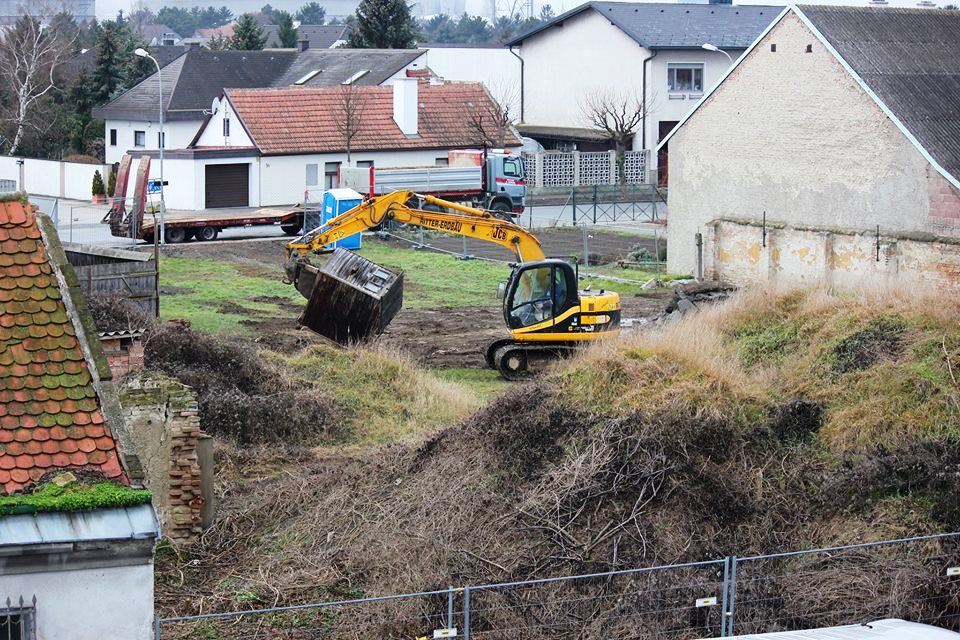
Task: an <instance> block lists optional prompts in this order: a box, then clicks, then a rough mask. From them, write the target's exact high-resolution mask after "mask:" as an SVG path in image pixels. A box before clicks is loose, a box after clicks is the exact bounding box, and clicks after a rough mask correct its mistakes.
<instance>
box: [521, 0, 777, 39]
mask: <svg viewBox="0 0 960 640" xmlns="http://www.w3.org/2000/svg"><path fill="white" fill-rule="evenodd" d="M781 9H782V7H776V6H762V5H730V4H678V3H669V4H668V3H641V2H588V3H587V4H583V5H580V6H579V7H577V8H575V9H572V10H570V11H567V12H566V13H564V14H562V15H559V16H557V17H556V18H554V19H553V20H550V21H549V22H546V23H545V24H542V25H540V26H539V27H537V28H535V29H533V30H532V31H528V32H527V33H524V34H521V35H519V36H517V37H516V38H513V39H512V40H509V41H508V42H507V43H506V44H507V45H508V46H516V45H520V44H522V43H523V42H524V40H529V39H530V38H532V37H534V36H536V35H537V34H539V33H541V32H544V31H547V30H548V29H550V28H551V27H554V26H557V25H562V24H563V23H564V22H565V21H566V20H569V19H570V18H572V17H574V16H577V15H579V14H581V13H583V12H585V11H596V12H597V13H599V14H600V15H602V16H603V17H604V18H606V19H608V20H609V21H610V22H611V23H613V24H614V25H616V26H617V27H618V28H619V29H620V30H621V31H623V32H624V33H625V34H627V35H628V36H630V37H631V38H633V39H634V40H635V41H636V42H637V43H638V44H639V45H640V46H643V47H646V48H647V49H699V48H700V47H701V45H703V44H704V43H705V42H706V43H710V44H712V45H715V46H717V47H720V48H721V49H746V48H747V47H749V46H750V43H752V42H753V41H754V40H755V39H756V38H757V36H758V35H759V34H760V32H762V31H763V30H764V29H765V28H766V27H767V25H769V24H770V23H771V22H772V21H773V19H774V18H776V17H777V14H779V13H780V10H781Z"/></svg>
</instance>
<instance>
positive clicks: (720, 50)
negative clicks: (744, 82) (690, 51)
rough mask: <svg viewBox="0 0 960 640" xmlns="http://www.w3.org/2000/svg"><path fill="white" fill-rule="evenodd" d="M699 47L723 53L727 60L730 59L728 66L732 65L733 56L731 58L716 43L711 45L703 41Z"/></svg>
mask: <svg viewBox="0 0 960 640" xmlns="http://www.w3.org/2000/svg"><path fill="white" fill-rule="evenodd" d="M700 48H701V49H706V50H707V51H713V52H714V53H722V54H723V55H725V56H727V60H729V61H730V66H733V58H731V57H730V54H729V53H727V52H726V51H724V50H723V49H721V48H720V47H718V46H716V45H712V44H710V43H709V42H704V43H703V44H702V45H700Z"/></svg>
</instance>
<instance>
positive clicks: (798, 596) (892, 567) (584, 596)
mask: <svg viewBox="0 0 960 640" xmlns="http://www.w3.org/2000/svg"><path fill="white" fill-rule="evenodd" d="M880 618H904V619H907V620H913V621H917V622H923V623H926V624H931V625H935V626H939V627H945V628H948V629H960V533H949V534H942V535H934V536H922V537H916V538H904V539H899V540H886V541H881V542H873V543H865V544H856V545H847V546H838V547H830V548H821V549H812V550H804V551H792V552H786V553H777V554H769V555H759V556H751V557H743V558H738V557H733V556H731V557H727V558H723V559H720V560H708V561H704V562H691V563H685V564H673V565H665V566H657V567H647V568H640V569H629V570H623V571H610V572H604V573H592V574H584V575H576V576H566V577H558V578H544V579H539V580H526V581H517V582H507V583H499V584H486V585H477V586H467V587H450V588H448V589H443V590H436V591H426V592H421V593H411V594H403V595H396V596H384V597H375V598H356V599H352V600H341V601H337V602H317V603H312V604H306V605H300V606H292V607H278V608H270V609H260V610H252V611H234V612H227V613H214V614H207V615H197V616H182V617H168V618H160V617H158V618H157V619H156V621H155V634H156V640H186V639H199V638H203V639H206V640H212V639H216V638H237V639H239V638H244V639H251V640H252V639H256V640H261V639H262V640H267V639H271V640H272V639H283V640H300V639H304V640H305V639H307V638H311V639H314V638H391V639H394V638H395V639H398V640H399V639H405V640H414V639H422V638H464V639H465V640H470V639H471V638H473V639H474V640H480V639H488V638H489V639H491V640H492V639H494V638H496V639H498V640H499V639H503V638H511V639H512V640H526V639H530V640H532V639H534V638H538V639H539V638H577V639H580V640H586V639H594V638H595V639H597V640H601V639H603V640H606V639H607V638H611V637H617V638H629V639H636V640H648V639H654V638H664V639H667V640H694V639H697V638H716V637H729V636H733V635H735V634H748V633H765V632H771V631H784V630H793V629H806V628H814V627H819V626H832V625H840V624H852V623H858V622H864V621H869V620H876V619H880Z"/></svg>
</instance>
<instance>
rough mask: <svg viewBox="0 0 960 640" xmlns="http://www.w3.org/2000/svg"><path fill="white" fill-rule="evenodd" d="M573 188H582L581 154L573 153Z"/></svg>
mask: <svg viewBox="0 0 960 640" xmlns="http://www.w3.org/2000/svg"><path fill="white" fill-rule="evenodd" d="M573 186H574V187H579V186H580V152H579V151H574V152H573Z"/></svg>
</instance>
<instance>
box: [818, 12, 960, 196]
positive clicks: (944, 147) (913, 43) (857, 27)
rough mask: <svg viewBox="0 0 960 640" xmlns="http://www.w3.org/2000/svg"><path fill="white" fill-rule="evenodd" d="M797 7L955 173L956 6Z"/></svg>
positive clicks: (958, 172) (958, 109) (959, 140)
mask: <svg viewBox="0 0 960 640" xmlns="http://www.w3.org/2000/svg"><path fill="white" fill-rule="evenodd" d="M799 9H800V11H802V13H803V15H805V16H806V17H807V18H808V19H809V20H810V21H811V22H812V23H813V24H814V26H816V28H817V30H818V31H819V32H820V33H821V34H822V35H823V37H824V38H826V39H827V41H828V42H829V43H830V44H831V45H832V46H833V48H834V49H836V51H837V53H839V54H840V56H841V57H842V58H843V59H844V60H845V61H846V63H847V64H849V65H850V67H851V68H853V70H854V71H855V72H856V74H857V75H858V76H860V78H861V79H863V81H864V82H865V83H866V84H867V85H868V86H869V87H870V89H871V90H872V91H873V92H874V93H875V94H876V95H877V97H878V98H879V99H880V100H881V101H882V102H883V104H885V105H886V106H887V107H888V108H889V109H890V111H892V112H893V114H894V115H895V116H896V117H897V119H898V120H900V122H902V123H903V125H904V126H905V127H906V128H907V129H908V130H909V131H910V133H912V134H913V135H914V137H916V139H917V141H919V143H920V144H921V145H922V146H923V148H924V149H926V150H927V152H928V153H929V154H930V155H931V156H932V157H933V158H934V159H935V160H936V161H937V162H938V163H939V164H940V166H942V167H943V168H944V169H945V170H946V171H947V172H949V173H950V174H951V175H953V176H954V177H955V178H958V179H960V11H938V10H932V9H901V8H892V7H891V8H880V7H827V6H803V5H801V6H800V7H799Z"/></svg>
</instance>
